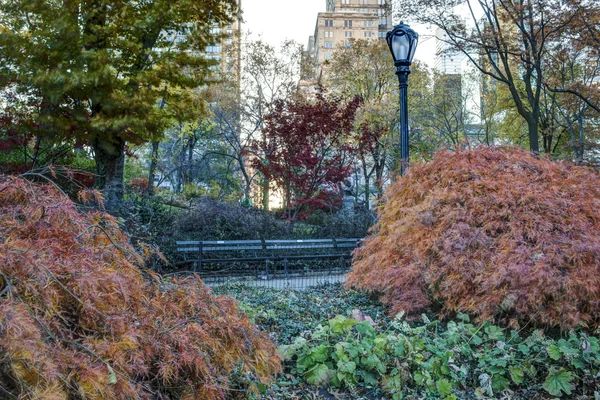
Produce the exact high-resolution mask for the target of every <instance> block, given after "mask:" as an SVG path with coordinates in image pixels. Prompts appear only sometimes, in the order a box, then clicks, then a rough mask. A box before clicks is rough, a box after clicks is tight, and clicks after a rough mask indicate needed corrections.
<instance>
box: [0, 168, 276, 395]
mask: <svg viewBox="0 0 600 400" xmlns="http://www.w3.org/2000/svg"><path fill="white" fill-rule="evenodd" d="M141 263H142V259H141V257H140V255H138V254H136V253H135V251H134V250H133V248H132V247H131V246H130V245H129V244H128V238H127V237H126V236H125V235H124V234H123V233H122V232H120V231H119V229H118V228H117V224H116V221H115V219H114V218H112V217H111V216H109V215H105V214H101V213H97V212H89V213H81V212H79V211H78V210H77V208H76V206H75V204H73V203H72V202H71V201H69V200H68V199H67V198H66V197H65V196H64V195H63V194H62V193H60V192H59V191H58V190H57V189H56V188H55V187H53V186H51V185H34V184H31V183H29V182H26V181H24V180H22V179H20V178H13V177H6V176H0V398H4V397H6V396H8V398H12V397H16V396H18V397H19V398H31V399H66V398H87V399H167V398H170V399H194V398H195V399H223V398H225V397H226V396H230V394H231V393H230V390H229V389H230V379H231V378H233V377H234V378H235V379H236V382H237V384H238V385H244V384H250V383H251V382H257V381H258V380H260V381H262V382H265V383H266V382H267V381H269V380H270V378H271V377H272V375H273V374H274V373H276V372H277V371H279V369H280V361H279V358H278V357H277V355H276V349H275V347H274V345H273V344H272V343H271V342H270V341H269V340H268V337H266V335H265V334H263V333H261V332H259V331H258V330H257V328H256V327H255V326H253V325H252V324H251V322H250V321H249V319H248V318H247V317H246V316H245V315H243V314H242V313H241V312H240V311H239V309H238V307H237V304H236V302H235V301H234V300H233V299H231V298H229V297H216V296H213V295H212V294H211V292H210V290H209V289H207V288H206V287H205V286H204V285H203V283H202V282H201V281H200V280H198V279H193V278H189V279H184V280H173V281H171V282H166V281H163V280H161V279H160V277H158V276H157V275H155V274H153V273H152V272H149V271H146V272H142V270H140V269H139V268H138V266H139V265H141ZM250 388H252V386H250ZM242 392H243V391H242ZM10 394H12V395H14V396H11V395H10Z"/></svg>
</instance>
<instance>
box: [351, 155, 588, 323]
mask: <svg viewBox="0 0 600 400" xmlns="http://www.w3.org/2000/svg"><path fill="white" fill-rule="evenodd" d="M599 182H600V181H599V179H598V174H597V173H595V172H594V171H592V170H591V169H588V168H585V167H578V166H575V165H573V164H570V163H567V162H552V161H549V160H545V159H538V158H536V157H535V156H534V155H532V154H530V153H527V152H525V151H523V150H519V149H513V148H497V149H494V148H478V149H474V150H462V151H456V152H454V153H451V152H442V153H439V154H437V155H436V156H435V157H434V159H433V160H432V161H431V162H429V163H421V164H414V165H412V166H411V168H410V172H409V173H408V174H407V175H406V176H405V177H403V178H400V179H398V180H397V181H396V182H395V183H394V184H393V186H392V187H391V188H390V189H389V193H388V195H387V203H386V205H385V207H383V208H382V210H381V214H380V221H379V223H378V225H377V230H376V232H375V233H374V234H373V235H372V236H371V237H370V238H369V239H368V240H367V241H366V243H365V245H364V246H363V247H362V248H361V249H360V250H359V251H358V253H357V254H356V258H355V263H354V267H353V271H352V273H351V274H350V276H349V280H348V283H349V284H351V285H354V286H356V287H359V288H363V289H367V290H370V291H374V292H378V293H382V294H383V297H382V299H383V301H384V302H385V303H388V304H391V305H392V308H393V310H394V312H400V311H402V310H404V311H407V312H409V313H413V314H414V313H416V312H419V311H420V310H423V309H425V308H427V307H432V306H439V307H441V310H442V311H443V313H444V314H447V315H451V314H453V313H455V312H464V313H467V314H471V315H474V316H477V317H478V319H482V320H495V321H503V322H506V323H507V324H508V325H509V326H512V327H518V326H524V325H526V324H532V325H534V326H540V327H544V328H551V327H560V328H561V329H570V328H574V327H577V326H582V327H589V328H591V329H594V328H596V327H598V324H599V322H600V270H599V268H600V267H599V266H600V207H599V205H600V185H599Z"/></svg>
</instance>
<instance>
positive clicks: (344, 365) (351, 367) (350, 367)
mask: <svg viewBox="0 0 600 400" xmlns="http://www.w3.org/2000/svg"><path fill="white" fill-rule="evenodd" d="M337 367H338V370H339V371H340V372H348V373H350V374H351V373H353V372H354V371H356V363H355V362H354V361H346V362H338V363H337Z"/></svg>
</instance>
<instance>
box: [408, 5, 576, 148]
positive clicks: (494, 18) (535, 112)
mask: <svg viewBox="0 0 600 400" xmlns="http://www.w3.org/2000/svg"><path fill="white" fill-rule="evenodd" d="M398 3H399V8H398V9H399V13H400V14H401V15H412V16H414V17H415V18H416V19H417V20H419V21H420V22H423V23H429V24H432V25H434V26H435V27H437V28H440V29H441V30H442V31H443V32H444V33H445V35H444V38H440V39H441V40H445V41H446V42H447V43H448V44H449V45H450V46H451V49H452V51H460V52H462V53H464V54H465V55H466V57H467V58H468V59H469V60H470V62H471V63H472V64H473V65H474V66H475V67H476V68H477V69H478V70H479V71H481V72H482V73H483V74H485V75H487V76H490V77H491V78H493V79H494V80H496V81H497V82H499V83H501V84H503V85H505V86H506V87H507V88H508V90H509V92H510V94H511V97H512V100H513V101H514V103H515V107H516V110H517V111H518V113H519V115H521V117H522V118H523V119H524V120H525V121H526V123H527V126H528V137H529V147H530V149H531V150H532V151H534V152H538V151H539V141H540V140H539V136H540V118H541V113H542V110H541V97H542V92H543V90H544V80H545V78H546V70H545V60H546V57H547V54H548V49H549V44H550V43H552V42H553V41H555V40H560V35H561V34H562V33H563V32H564V31H565V29H566V27H567V26H568V25H569V24H570V23H571V22H572V20H573V18H574V15H575V13H576V12H577V10H576V9H574V8H569V9H568V8H565V7H563V6H562V3H563V1H561V0H514V1H503V0H466V1H465V0H450V1H448V0H425V1H421V2H405V1H398ZM461 11H462V13H461ZM462 14H466V15H468V17H467V20H468V21H465V20H464V18H463V17H462ZM544 133H545V132H542V135H543V134H544ZM544 143H545V144H546V146H545V148H544V151H550V149H551V145H552V144H551V143H550V141H549V140H545V141H544Z"/></svg>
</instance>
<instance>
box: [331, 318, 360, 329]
mask: <svg viewBox="0 0 600 400" xmlns="http://www.w3.org/2000/svg"><path fill="white" fill-rule="evenodd" d="M356 324H358V321H357V320H355V319H352V318H346V317H344V316H343V315H338V316H337V317H335V318H333V319H331V320H330V321H329V326H330V328H331V331H332V332H333V333H343V332H345V331H349V330H350V328H352V327H353V326H354V325H356Z"/></svg>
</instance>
